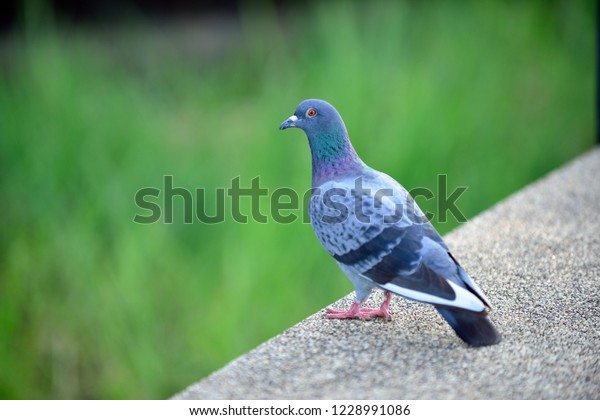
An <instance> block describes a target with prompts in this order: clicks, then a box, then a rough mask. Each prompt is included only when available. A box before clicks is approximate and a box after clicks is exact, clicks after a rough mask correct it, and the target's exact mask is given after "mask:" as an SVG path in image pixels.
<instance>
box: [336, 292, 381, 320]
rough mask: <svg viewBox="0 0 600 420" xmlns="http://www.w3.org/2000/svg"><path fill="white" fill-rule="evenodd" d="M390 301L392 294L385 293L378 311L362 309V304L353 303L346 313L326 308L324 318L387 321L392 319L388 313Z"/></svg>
mask: <svg viewBox="0 0 600 420" xmlns="http://www.w3.org/2000/svg"><path fill="white" fill-rule="evenodd" d="M391 300H392V294H391V293H390V292H385V299H384V301H383V303H382V304H381V307H380V308H379V309H373V308H363V307H362V302H354V303H353V304H352V306H351V307H350V309H348V310H347V311H339V310H337V309H332V308H327V315H325V316H326V317H327V318H329V319H372V318H377V317H381V318H385V319H387V320H388V321H389V320H390V319H392V317H391V315H390V311H389V307H390V301H391Z"/></svg>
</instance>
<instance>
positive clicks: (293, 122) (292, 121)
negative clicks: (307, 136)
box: [279, 115, 298, 130]
mask: <svg viewBox="0 0 600 420" xmlns="http://www.w3.org/2000/svg"><path fill="white" fill-rule="evenodd" d="M296 121H298V117H296V116H295V115H292V116H291V117H290V118H288V119H287V120H285V121H284V122H282V123H281V125H280V126H279V129H280V130H285V129H286V128H290V127H295V126H296Z"/></svg>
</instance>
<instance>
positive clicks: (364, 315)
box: [325, 307, 392, 321]
mask: <svg viewBox="0 0 600 420" xmlns="http://www.w3.org/2000/svg"><path fill="white" fill-rule="evenodd" d="M326 312H327V314H326V315H325V317H326V318H328V319H373V318H385V319H387V320H388V321H389V320H391V319H392V317H391V316H390V313H389V311H388V310H386V309H382V308H380V309H373V308H354V307H352V308H350V309H349V310H347V311H340V310H337V309H332V308H327V309H326Z"/></svg>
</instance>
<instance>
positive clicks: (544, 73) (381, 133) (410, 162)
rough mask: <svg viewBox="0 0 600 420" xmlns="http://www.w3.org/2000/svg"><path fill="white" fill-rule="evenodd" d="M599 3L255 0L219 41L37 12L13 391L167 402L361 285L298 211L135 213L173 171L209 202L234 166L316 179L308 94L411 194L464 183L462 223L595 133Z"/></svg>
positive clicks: (15, 73)
mask: <svg viewBox="0 0 600 420" xmlns="http://www.w3.org/2000/svg"><path fill="white" fill-rule="evenodd" d="M425 3H426V4H425ZM595 7H596V6H595V3H594V2H592V1H556V2H546V1H539V2H494V1H473V2H460V3H457V2H439V1H437V2H380V1H373V2H343V3H341V2H323V3H316V2H315V3H308V4H305V5H303V6H300V5H298V7H297V9H293V10H292V13H288V14H286V15H285V16H284V17H282V16H280V15H278V14H277V13H276V12H275V10H274V8H273V7H261V8H259V9H257V8H254V7H250V6H247V7H245V8H243V10H242V13H241V16H240V19H241V27H242V31H243V32H242V33H243V36H242V39H241V41H240V42H238V43H236V44H235V46H234V47H233V48H231V49H228V50H226V51H223V53H222V54H220V55H219V56H217V57H210V58H207V59H203V58H202V57H200V58H198V57H193V58H190V57H187V56H186V55H185V54H183V53H181V52H178V49H177V48H176V46H174V48H167V49H165V48H162V49H159V48H156V49H153V45H152V44H149V45H148V44H146V43H143V42H140V43H139V45H140V46H142V45H143V48H145V50H146V51H147V52H148V53H147V54H139V51H137V50H136V51H134V50H131V51H128V50H127V48H132V47H130V46H131V45H135V43H134V44H131V43H126V42H125V41H126V40H127V36H128V35H127V33H128V32H127V30H126V29H127V26H126V24H125V23H123V24H122V25H125V26H123V27H121V31H120V32H118V33H119V34H121V35H120V36H122V37H123V44H122V45H120V43H119V42H116V43H115V45H113V46H112V49H110V48H109V49H106V48H104V49H103V48H97V42H96V41H94V40H96V38H95V37H93V36H92V35H91V34H93V30H92V31H90V30H86V31H83V30H81V29H77V28H66V29H65V28H64V27H62V26H61V25H60V24H57V23H55V24H54V25H52V24H51V23H50V22H52V19H48V20H45V19H43V18H42V19H39V16H38V18H35V16H34V17H33V18H32V17H29V18H27V16H28V15H27V14H26V15H25V16H26V19H25V21H26V25H24V27H23V28H24V29H22V30H20V31H18V32H17V33H16V34H14V37H13V38H12V39H13V48H10V49H7V50H5V52H4V54H3V56H2V61H1V66H0V197H1V198H0V203H1V208H2V218H1V219H0V397H1V398H165V397H169V396H170V395H172V394H173V393H175V392H177V391H178V390H181V389H182V388H183V387H185V386H186V385H188V384H190V383H192V382H193V381H195V380H197V379H199V378H201V377H202V376H205V375H207V374H208V373H210V372H211V371H213V370H215V369H217V368H219V367H221V366H222V365H223V364H225V363H226V362H227V361H229V360H231V359H232V358H234V357H236V356H238V355H240V354H242V353H244V352H246V351H248V350H250V349H251V348H253V347H254V346H256V345H257V344H259V343H261V342H263V341H265V340H266V339H268V338H269V337H272V336H273V335H275V334H277V333H279V332H281V331H282V330H284V329H285V328H287V327H289V326H291V325H293V324H294V323H296V322H298V321H300V320H301V319H303V318H304V317H306V316H307V315H309V314H311V313H314V312H315V311H317V310H319V309H320V308H322V307H324V306H325V305H327V304H329V303H330V302H332V301H333V300H335V299H336V298H339V297H340V296H342V295H343V294H345V293H347V292H350V291H351V290H352V288H351V285H350V282H349V281H347V280H346V279H345V278H344V276H343V274H342V273H341V272H340V271H339V269H338V268H337V266H336V265H335V264H334V262H333V261H332V260H331V259H330V258H329V257H328V256H327V254H326V253H325V251H323V250H322V249H321V247H320V245H319V244H318V241H317V240H316V238H315V236H314V234H313V232H312V229H311V227H310V225H308V224H303V223H301V221H297V222H295V223H293V224H278V223H273V221H272V220H270V221H269V223H266V224H261V223H256V222H252V221H251V222H250V223H248V224H239V223H235V222H233V221H232V220H231V217H230V216H228V217H227V219H226V221H225V222H224V223H221V224H218V225H204V224H201V223H199V222H195V223H193V224H184V223H183V217H182V215H181V200H180V199H179V200H177V203H176V214H175V221H174V223H173V224H165V223H163V222H162V221H160V222H157V223H155V224H151V225H139V224H135V223H133V222H132V219H133V216H134V215H135V214H136V213H138V212H140V210H139V209H138V208H137V207H136V205H135V203H134V200H133V197H134V194H135V192H136V191H137V190H138V189H139V188H142V187H146V186H152V187H157V188H162V180H163V176H164V175H173V177H174V182H175V185H176V186H180V187H186V188H189V189H191V190H193V189H194V188H205V189H207V202H206V206H207V208H208V209H209V212H212V209H213V208H214V205H215V203H214V193H213V192H212V191H213V190H214V189H215V188H218V187H227V186H229V185H230V182H231V179H232V178H234V177H236V176H240V177H241V182H242V186H249V185H250V180H251V179H252V178H254V177H255V176H260V180H261V186H263V187H265V188H269V189H270V190H273V189H275V188H278V187H283V186H285V187H291V188H293V189H294V190H296V191H299V192H300V193H303V192H304V191H306V189H307V188H309V185H310V155H309V150H308V145H307V142H306V139H305V137H304V135H303V133H302V132H300V131H293V130H290V131H286V132H279V131H278V130H277V127H278V125H279V123H280V122H281V121H283V120H284V119H285V118H287V117H288V116H289V115H290V114H291V113H292V112H293V111H294V109H295V107H296V105H297V104H298V103H299V102H300V101H301V100H302V99H305V98H309V97H318V98H322V99H326V100H328V101H330V102H331V103H333V104H334V105H335V106H336V107H337V109H338V110H339V111H340V112H341V114H342V116H343V117H344V119H345V121H346V125H347V127H348V130H349V133H350V136H351V139H352V140H353V143H354V145H355V147H356V149H357V150H358V152H359V154H360V155H361V156H362V157H363V159H364V160H365V161H366V162H367V163H368V164H370V165H371V166H373V167H375V168H377V169H379V170H382V171H384V172H387V173H389V174H390V175H392V176H393V177H395V178H396V179H397V180H399V181H400V182H401V183H402V184H404V185H405V186H406V187H407V188H408V189H411V188H415V187H427V188H430V189H432V190H433V191H434V192H436V190H437V186H436V175H437V174H438V173H444V174H448V182H449V188H450V190H452V189H453V188H454V187H456V186H462V185H464V186H468V187H469V188H468V190H467V192H466V193H465V194H464V195H463V196H462V197H461V198H460V200H459V201H458V205H459V208H460V209H461V210H462V212H463V213H464V214H465V216H466V217H467V218H471V217H473V216H474V215H476V214H477V213H478V212H480V211H483V210H485V209H486V208H488V207H489V206H491V205H492V204H494V203H495V202H497V201H498V200H500V199H502V198H504V197H506V196H507V195H509V194H510V193H511V192H513V191H516V190H518V189H519V188H520V187H522V186H524V185H526V184H527V183H529V182H531V181H533V180H535V179H536V178H538V177H540V176H542V175H543V174H545V173H547V172H548V171H550V170H551V169H553V168H555V167H557V166H559V165H560V164H561V163H563V162H565V161H568V160H569V159H571V158H573V157H575V156H577V155H579V154H581V153H582V152H583V151H585V150H588V149H590V148H591V147H592V146H593V143H594V133H595V131H594V130H595V127H594V107H593V100H594V88H595V80H594V53H595V50H594V48H595V44H594V30H595V22H594V16H595V14H596V11H595ZM34 15H35V14H34ZM28 19H29V20H28ZM36 19H37V20H36ZM41 23H44V24H41ZM130 24H131V25H136V27H137V28H138V29H139V28H140V27H141V28H142V29H143V30H147V31H148V32H149V33H150V32H151V31H153V30H155V28H154V27H153V26H152V25H151V24H150V23H144V22H143V21H140V20H139V19H134V20H132V21H131V23H130ZM53 28H54V29H53ZM144 28H145V29H144ZM127 46H129V47H127ZM113 49H114V51H112V50H113ZM132 57H133V58H132ZM557 199H561V197H560V192H558V191H557ZM158 201H159V202H160V200H158ZM421 203H422V207H424V209H425V210H429V211H433V212H435V202H434V201H433V200H430V201H421ZM260 204H261V209H262V210H263V212H265V213H267V212H268V209H269V205H268V199H262V200H261V202H260ZM225 208H226V210H228V211H229V209H230V206H229V204H228V203H227V205H226V207H225ZM242 209H243V211H245V212H249V209H250V204H249V200H245V201H244V203H243V206H242ZM296 214H301V212H296ZM434 223H435V224H436V226H437V227H438V229H439V230H440V231H441V232H442V233H445V232H448V231H449V230H451V229H452V228H454V227H455V226H456V225H457V222H456V220H454V219H452V218H450V220H449V221H448V222H447V223H439V222H438V221H436V220H434ZM491 228H493V227H491ZM456 254H457V255H458V256H459V257H460V249H458V250H456ZM467 268H468V267H467Z"/></svg>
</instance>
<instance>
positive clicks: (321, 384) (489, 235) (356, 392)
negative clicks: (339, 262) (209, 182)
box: [174, 148, 600, 399]
mask: <svg viewBox="0 0 600 420" xmlns="http://www.w3.org/2000/svg"><path fill="white" fill-rule="evenodd" d="M507 169H508V168H507ZM446 240H447V241H448V243H449V245H450V247H451V248H452V250H453V253H454V254H455V256H456V257H457V258H458V259H459V261H461V264H462V265H463V266H464V267H465V269H466V270H467V271H468V272H469V273H470V274H471V276H472V277H473V278H474V279H475V280H476V281H477V282H478V283H479V284H480V285H481V287H482V288H483V290H484V291H485V292H486V294H487V295H488V297H489V298H490V300H491V302H492V305H494V310H493V311H492V314H491V318H492V320H493V322H494V323H495V324H496V326H497V327H498V329H499V330H500V332H501V333H502V335H503V336H504V341H503V342H502V343H500V344H499V345H495V346H491V347H484V348H479V349H473V348H468V347H466V346H464V345H463V344H462V342H461V341H460V340H459V339H458V338H457V337H456V336H455V335H454V333H453V332H452V330H451V329H450V327H448V326H447V325H446V324H445V323H444V322H443V320H442V319H441V317H440V316H439V315H438V314H437V313H436V312H435V311H434V310H433V308H431V307H429V306H427V305H424V304H419V303H415V302H410V301H407V300H405V299H402V298H395V299H394V300H393V304H392V308H391V311H392V315H393V320H392V321H391V322H386V321H383V320H376V321H367V322H365V321H338V320H326V319H324V318H323V314H324V312H323V311H321V312H319V313H317V314H315V315H312V316H310V317H309V318H307V319H306V320H304V321H302V322H300V323H299V324H297V325H295V326H294V327H292V328H290V329H289V330H287V331H285V332H284V333H282V334H281V335H279V336H277V337H274V338H273V339H271V340H269V341H267V342H266V343H264V344H262V345H260V346H259V347H257V348H256V349H254V350H252V351H250V352H249V353H247V354H245V355H243V356H241V357H239V358H238V359H236V360H234V361H232V362H231V363H229V364H228V365H227V366H225V367H224V368H222V369H221V370H219V371H217V372H214V373H213V374H212V375H210V376H209V377H208V378H206V379H204V380H202V381H200V382H198V383H196V384H194V385H192V386H190V387H189V388H187V389H186V390H184V391H183V392H181V393H180V394H178V395H176V396H175V397H174V398H176V399H308V398H309V399H446V398H457V399H482V398H485V399H522V398H524V399H541V398H543V399H598V398H600V149H598V148H597V149H595V150H593V151H591V152H589V153H587V154H585V155H583V156H581V157H580V158H578V159H576V160H574V161H573V162H571V163H569V164H568V165H566V166H565V167H563V168H561V169H559V170H557V171H555V172H553V173H551V174H549V175H548V176H546V177H545V178H543V179H541V180H540V181H538V182H536V183H534V184H532V185H530V186H528V187H527V188H525V189H523V190H522V191H520V192H518V193H516V194H515V195H513V196H511V197H509V198H508V199H506V200H505V201H503V202H501V203H499V204H497V205H496V206H494V207H493V208H491V209H489V210H487V211H486V212H484V213H483V214H481V215H480V216H478V217H476V218H475V219H473V220H472V221H470V222H469V223H467V224H465V225H464V226H462V227H460V228H459V229H456V230H455V231H453V232H452V233H451V234H449V235H447V237H446ZM375 298H376V299H381V295H380V294H379V293H377V294H376V296H375ZM351 299H352V296H351V295H349V296H347V297H345V298H344V299H342V300H340V301H339V302H337V303H336V304H335V305H336V306H343V307H347V306H349V305H350V302H351ZM378 302H379V300H378Z"/></svg>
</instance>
